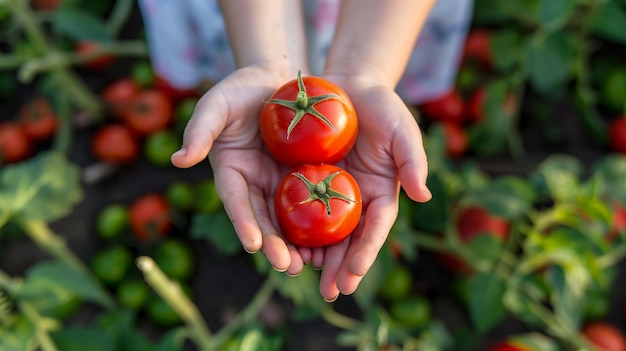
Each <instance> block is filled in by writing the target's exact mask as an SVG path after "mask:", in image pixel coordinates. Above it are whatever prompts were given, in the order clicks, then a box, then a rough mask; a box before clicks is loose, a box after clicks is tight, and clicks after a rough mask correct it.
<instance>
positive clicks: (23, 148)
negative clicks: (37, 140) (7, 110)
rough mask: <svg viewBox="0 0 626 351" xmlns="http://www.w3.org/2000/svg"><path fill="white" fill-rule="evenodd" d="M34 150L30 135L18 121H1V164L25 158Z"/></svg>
mask: <svg viewBox="0 0 626 351" xmlns="http://www.w3.org/2000/svg"><path fill="white" fill-rule="evenodd" d="M33 151H34V149H33V146H32V144H31V142H30V140H28V136H26V134H25V133H24V130H23V129H22V128H20V127H19V125H18V124H17V123H15V122H2V123H0V164H7V163H15V162H18V161H22V160H25V159H26V158H28V156H30V155H31V154H32V153H33Z"/></svg>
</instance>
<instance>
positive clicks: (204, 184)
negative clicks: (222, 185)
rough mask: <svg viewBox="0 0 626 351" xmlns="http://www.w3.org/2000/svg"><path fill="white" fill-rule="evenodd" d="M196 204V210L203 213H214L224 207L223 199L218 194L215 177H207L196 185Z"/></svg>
mask: <svg viewBox="0 0 626 351" xmlns="http://www.w3.org/2000/svg"><path fill="white" fill-rule="evenodd" d="M195 194H196V195H195V196H196V198H195V205H194V208H195V210H196V211H198V212H201V213H213V212H217V211H219V210H221V209H222V208H223V205H222V201H221V200H220V198H219V196H217V190H216V189H215V182H214V181H213V179H206V180H203V181H201V182H199V183H198V184H196V186H195Z"/></svg>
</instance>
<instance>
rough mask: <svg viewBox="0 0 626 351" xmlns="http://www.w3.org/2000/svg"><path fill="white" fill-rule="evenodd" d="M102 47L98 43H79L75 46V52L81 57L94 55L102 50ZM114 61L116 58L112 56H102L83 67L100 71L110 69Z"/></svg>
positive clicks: (89, 61)
mask: <svg viewBox="0 0 626 351" xmlns="http://www.w3.org/2000/svg"><path fill="white" fill-rule="evenodd" d="M100 45H101V44H100V43H98V42H97V41H91V40H85V41H79V42H78V43H76V45H75V46H74V52H76V53H77V54H81V55H89V54H93V53H95V52H97V51H98V50H99V49H100ZM114 60H115V56H113V55H111V54H102V55H98V56H96V57H94V58H93V59H90V60H88V61H86V62H85V63H84V64H83V66H84V67H86V68H88V69H91V70H94V71H99V70H103V69H105V68H107V67H109V65H111V63H113V61H114Z"/></svg>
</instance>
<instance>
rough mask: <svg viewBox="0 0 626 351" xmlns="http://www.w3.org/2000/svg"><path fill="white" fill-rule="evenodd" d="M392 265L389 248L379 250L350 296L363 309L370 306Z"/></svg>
mask: <svg viewBox="0 0 626 351" xmlns="http://www.w3.org/2000/svg"><path fill="white" fill-rule="evenodd" d="M392 265H393V256H392V255H391V250H385V249H383V250H380V252H379V253H378V256H377V257H376V261H374V264H373V265H372V267H371V268H370V269H369V271H368V272H367V274H366V275H365V277H363V280H362V281H361V283H360V284H359V288H358V289H357V290H356V291H355V292H354V294H353V295H352V296H354V299H355V301H356V303H357V304H358V305H359V307H360V308H361V309H363V310H367V309H370V308H372V306H373V305H374V302H375V300H376V297H377V293H378V292H379V291H380V288H381V284H382V283H383V282H384V280H385V276H386V275H387V273H388V272H389V271H390V270H391V267H392Z"/></svg>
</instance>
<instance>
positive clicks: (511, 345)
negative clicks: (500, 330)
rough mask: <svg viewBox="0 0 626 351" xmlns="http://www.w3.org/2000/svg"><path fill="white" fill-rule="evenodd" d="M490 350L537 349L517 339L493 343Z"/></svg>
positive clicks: (518, 350)
mask: <svg viewBox="0 0 626 351" xmlns="http://www.w3.org/2000/svg"><path fill="white" fill-rule="evenodd" d="M488 351H535V350H533V349H532V348H530V347H528V346H526V345H523V344H521V343H517V342H515V341H503V342H499V343H497V344H495V345H492V346H491V347H490V348H489V350H488Z"/></svg>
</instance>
